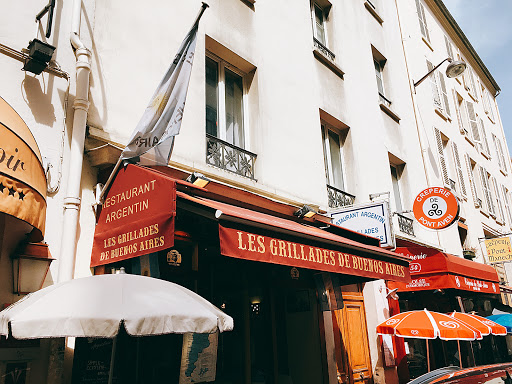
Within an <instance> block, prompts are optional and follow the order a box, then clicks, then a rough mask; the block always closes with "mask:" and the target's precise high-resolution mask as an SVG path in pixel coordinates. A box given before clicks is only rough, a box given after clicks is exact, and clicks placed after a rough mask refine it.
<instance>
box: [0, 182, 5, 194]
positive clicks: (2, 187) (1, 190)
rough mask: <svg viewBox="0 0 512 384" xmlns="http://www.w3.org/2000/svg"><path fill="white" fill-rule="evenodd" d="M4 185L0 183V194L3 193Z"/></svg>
mask: <svg viewBox="0 0 512 384" xmlns="http://www.w3.org/2000/svg"><path fill="white" fill-rule="evenodd" d="M4 189H5V185H4V184H3V183H0V193H4Z"/></svg>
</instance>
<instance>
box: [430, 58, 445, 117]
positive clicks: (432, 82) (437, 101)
mask: <svg viewBox="0 0 512 384" xmlns="http://www.w3.org/2000/svg"><path fill="white" fill-rule="evenodd" d="M433 68H434V66H433V65H432V63H431V62H430V61H428V60H427V71H428V72H430V71H431V70H432V69H433ZM429 78H430V85H431V86H432V97H433V99H434V105H435V107H436V108H439V109H441V110H442V109H443V105H442V104H441V96H440V95H439V88H438V87H437V81H436V73H435V72H434V73H431V74H430V76H429Z"/></svg>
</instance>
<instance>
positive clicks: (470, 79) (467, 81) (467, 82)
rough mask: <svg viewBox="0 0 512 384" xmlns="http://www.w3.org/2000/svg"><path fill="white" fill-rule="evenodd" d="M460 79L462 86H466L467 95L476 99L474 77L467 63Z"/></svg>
mask: <svg viewBox="0 0 512 384" xmlns="http://www.w3.org/2000/svg"><path fill="white" fill-rule="evenodd" d="M462 80H463V81H464V88H466V90H467V91H468V93H469V95H470V96H471V97H472V98H473V99H474V100H476V86H475V77H474V76H473V70H472V69H471V67H470V66H469V65H467V67H466V70H465V71H464V72H463V73H462Z"/></svg>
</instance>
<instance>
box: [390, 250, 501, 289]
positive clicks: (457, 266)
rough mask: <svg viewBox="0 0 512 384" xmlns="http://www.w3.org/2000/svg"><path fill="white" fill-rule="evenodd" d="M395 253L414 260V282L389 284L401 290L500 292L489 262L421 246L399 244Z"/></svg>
mask: <svg viewBox="0 0 512 384" xmlns="http://www.w3.org/2000/svg"><path fill="white" fill-rule="evenodd" d="M396 252H397V253H401V254H402V255H404V256H408V257H409V258H410V259H411V262H410V264H409V268H410V273H411V281H410V282H409V283H394V282H393V283H390V284H389V286H390V288H398V291H399V292H408V291H409V292H412V291H426V290H434V289H449V288H452V289H459V290H463V291H472V292H482V293H492V294H497V293H499V292H500V289H499V286H498V282H499V278H498V274H497V273H496V270H495V269H494V268H493V267H492V266H490V265H486V264H482V263H477V262H474V261H471V260H466V259H464V258H462V257H457V256H455V255H450V254H448V253H443V252H440V251H438V250H437V249H433V248H428V247H421V246H414V247H398V248H397V249H396Z"/></svg>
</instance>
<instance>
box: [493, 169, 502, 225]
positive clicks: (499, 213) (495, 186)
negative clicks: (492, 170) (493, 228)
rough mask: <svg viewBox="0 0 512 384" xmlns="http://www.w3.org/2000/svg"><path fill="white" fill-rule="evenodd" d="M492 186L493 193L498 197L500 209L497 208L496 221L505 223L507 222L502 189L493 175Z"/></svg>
mask: <svg viewBox="0 0 512 384" xmlns="http://www.w3.org/2000/svg"><path fill="white" fill-rule="evenodd" d="M491 179H492V184H491V185H492V187H493V193H494V196H495V197H496V204H497V206H498V209H497V210H496V221H497V222H499V223H501V224H503V223H505V214H504V211H503V203H502V200H501V196H500V190H499V189H498V183H497V181H496V178H495V177H492V178H491Z"/></svg>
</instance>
